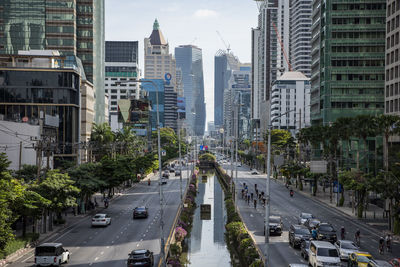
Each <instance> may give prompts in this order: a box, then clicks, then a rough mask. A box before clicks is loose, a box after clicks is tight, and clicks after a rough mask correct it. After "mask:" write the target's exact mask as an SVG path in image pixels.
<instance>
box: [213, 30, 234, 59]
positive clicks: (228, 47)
mask: <svg viewBox="0 0 400 267" xmlns="http://www.w3.org/2000/svg"><path fill="white" fill-rule="evenodd" d="M216 32H217V34H218V36H219V38H220V39H221V41H222V42H223V43H224V46H225V48H226V51H227V52H228V54H229V51H231V45H230V44H226V42H225V40H224V38H222V35H221V34H220V33H219V31H216Z"/></svg>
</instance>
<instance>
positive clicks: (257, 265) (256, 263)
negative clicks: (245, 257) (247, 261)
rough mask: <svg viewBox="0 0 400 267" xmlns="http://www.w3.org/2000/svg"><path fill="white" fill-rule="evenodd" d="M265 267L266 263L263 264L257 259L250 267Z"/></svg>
mask: <svg viewBox="0 0 400 267" xmlns="http://www.w3.org/2000/svg"><path fill="white" fill-rule="evenodd" d="M262 266H264V263H263V262H262V260H261V259H256V260H255V261H253V263H252V264H251V265H250V267H262Z"/></svg>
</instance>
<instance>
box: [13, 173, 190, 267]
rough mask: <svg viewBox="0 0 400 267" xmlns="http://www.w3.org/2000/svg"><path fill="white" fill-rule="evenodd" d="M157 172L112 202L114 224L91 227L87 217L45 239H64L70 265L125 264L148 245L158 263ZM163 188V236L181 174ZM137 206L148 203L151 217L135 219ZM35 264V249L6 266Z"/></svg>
mask: <svg viewBox="0 0 400 267" xmlns="http://www.w3.org/2000/svg"><path fill="white" fill-rule="evenodd" d="M182 177H183V180H182V181H183V182H182V183H183V190H185V188H186V183H187V179H186V178H187V171H186V170H185V171H182ZM157 179H158V175H157V176H153V175H152V176H151V180H152V182H151V185H150V186H148V184H147V180H144V181H142V182H140V183H139V184H136V185H135V186H134V187H133V188H131V189H130V190H128V191H127V192H126V193H124V194H123V195H121V196H120V197H118V198H116V199H115V200H113V201H111V202H110V206H109V208H108V209H104V210H103V211H101V212H104V213H107V214H109V215H110V216H111V218H112V223H111V225H109V226H107V227H104V228H92V227H91V218H90V217H86V218H85V219H83V220H82V221H81V222H79V223H77V224H76V225H74V226H73V227H69V228H66V229H65V230H64V231H62V232H60V233H59V234H58V235H56V236H54V237H53V238H51V239H50V240H46V242H61V243H63V245H64V248H65V249H68V250H69V251H70V253H71V259H70V262H69V264H68V266H104V267H109V266H126V260H127V258H128V254H129V253H130V252H131V251H132V250H135V249H149V250H150V251H153V252H154V262H155V266H157V264H158V262H159V260H160V228H159V223H160V204H159V185H158V181H157ZM163 189H164V203H165V206H164V223H165V228H164V237H165V241H167V238H168V236H169V233H170V230H171V227H172V224H173V221H174V219H175V216H176V213H177V210H178V205H179V203H180V182H179V176H175V174H174V173H171V176H170V178H169V180H168V183H167V184H166V185H163ZM136 206H147V207H148V210H149V217H148V218H146V219H135V220H133V217H132V211H133V209H134V208H135V207H136ZM33 264H34V257H33V253H28V254H26V255H24V256H22V257H20V258H19V259H18V260H16V261H15V262H14V263H12V264H9V265H7V266H10V267H11V266H12V267H14V266H15V267H17V266H18V267H20V266H21V267H22V266H32V265H33Z"/></svg>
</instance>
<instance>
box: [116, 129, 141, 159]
mask: <svg viewBox="0 0 400 267" xmlns="http://www.w3.org/2000/svg"><path fill="white" fill-rule="evenodd" d="M115 141H116V142H117V145H118V147H119V149H118V151H119V153H120V154H121V155H128V154H138V152H141V151H143V148H144V141H143V139H142V138H140V137H139V136H137V135H135V133H134V132H133V129H132V127H131V126H124V127H123V128H122V129H121V130H120V131H118V132H116V133H115Z"/></svg>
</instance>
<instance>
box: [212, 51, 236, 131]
mask: <svg viewBox="0 0 400 267" xmlns="http://www.w3.org/2000/svg"><path fill="white" fill-rule="evenodd" d="M238 69H239V60H238V59H237V57H235V56H234V55H233V54H232V53H228V52H227V51H224V50H218V51H217V53H216V54H215V56H214V125H215V127H222V126H223V123H224V108H223V107H224V90H225V89H227V88H228V81H229V79H230V77H231V74H232V71H233V70H238Z"/></svg>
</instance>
